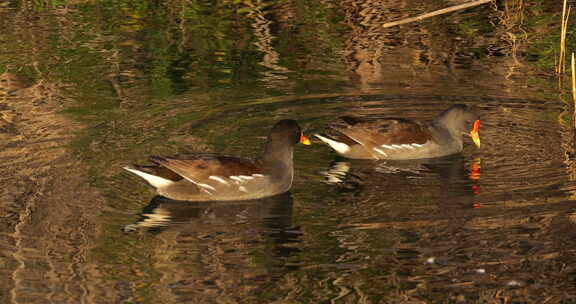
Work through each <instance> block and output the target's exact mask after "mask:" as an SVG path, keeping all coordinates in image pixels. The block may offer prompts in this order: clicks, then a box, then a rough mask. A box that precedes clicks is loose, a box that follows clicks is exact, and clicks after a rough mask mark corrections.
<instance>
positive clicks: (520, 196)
mask: <svg viewBox="0 0 576 304" xmlns="http://www.w3.org/2000/svg"><path fill="white" fill-rule="evenodd" d="M457 102H459V103H461V102H464V103H467V104H469V105H473V106H475V107H477V109H478V111H479V114H480V116H481V119H482V127H481V138H482V143H483V146H482V148H481V149H476V148H475V147H474V146H473V145H472V144H471V143H470V142H467V145H466V147H465V149H464V151H463V153H462V154H459V155H455V156H450V157H446V158H441V159H435V160H421V161H403V162H385V161H378V162H376V161H360V160H346V159H342V158H339V157H337V156H336V155H335V153H334V152H333V151H331V150H330V149H329V148H328V147H326V146H324V145H322V144H320V143H317V144H315V145H313V146H310V147H303V146H299V147H297V149H296V151H295V158H296V172H297V173H296V180H295V184H294V187H293V190H292V193H291V199H293V200H294V201H293V203H292V202H288V201H280V202H277V201H275V202H276V203H277V204H276V203H274V202H270V201H266V202H262V205H260V202H253V203H250V204H245V203H238V204H235V205H229V204H227V203H224V204H222V205H220V204H217V203H214V204H209V205H208V206H198V205H192V206H182V205H181V204H179V203H171V206H172V207H171V208H163V204H162V203H159V204H158V205H156V204H157V203H156V202H155V201H154V200H153V201H152V202H151V205H149V206H148V207H145V208H144V209H143V211H142V212H141V217H140V219H138V220H137V221H135V222H133V223H130V224H129V225H128V226H127V228H129V230H131V231H132V232H134V231H136V230H138V231H149V232H153V233H155V234H156V235H157V237H158V238H159V239H162V240H164V242H168V241H167V240H165V238H169V239H170V241H169V242H174V243H173V246H175V247H177V248H178V251H175V252H174V253H173V254H174V256H172V253H171V254H170V256H171V259H173V260H172V261H173V262H171V263H170V262H168V263H166V264H164V267H167V268H166V270H168V269H169V271H170V273H171V276H170V277H171V279H169V280H168V281H167V282H166V284H169V285H170V284H176V283H177V282H178V280H177V279H176V278H178V279H181V278H182V277H186V276H187V273H188V271H189V270H188V269H187V268H185V267H183V265H182V264H181V263H180V262H179V261H180V259H178V258H177V257H178V256H179V254H182V253H181V252H187V253H188V252H194V256H197V257H196V258H194V259H191V258H189V257H188V258H186V259H184V258H183V259H182V260H186V262H185V265H187V267H192V268H194V269H196V271H199V269H204V268H205V267H206V266H207V262H206V261H205V260H203V259H202V258H200V256H204V259H206V258H210V259H213V258H216V257H217V258H218V259H222V260H223V261H221V262H222V263H225V262H224V260H226V261H229V260H232V261H233V262H229V263H230V264H228V267H230V268H227V267H226V266H223V265H222V266H221V267H223V268H218V269H210V270H206V269H204V270H203V271H205V272H203V276H207V277H209V278H211V279H209V281H210V282H211V283H210V284H216V283H214V282H213V280H214V281H218V280H231V281H226V282H228V283H226V284H224V283H222V284H223V285H221V286H218V287H214V288H215V289H217V290H219V292H225V290H226V288H225V287H224V286H228V285H227V284H233V285H234V286H236V288H245V291H246V292H248V293H247V294H246V295H245V296H247V295H251V296H253V297H255V298H254V299H256V298H258V299H260V301H264V299H266V297H262V293H263V292H264V290H268V289H270V290H271V291H270V292H271V295H268V296H270V297H271V298H270V299H273V298H275V297H274V296H273V295H274V294H279V293H280V294H282V292H283V291H282V290H283V288H288V289H292V288H300V287H296V286H300V285H301V284H304V285H306V286H307V287H310V286H309V284H312V285H311V286H313V287H312V289H318V290H323V291H322V292H320V293H319V294H314V293H311V294H309V295H306V296H304V295H302V294H299V299H300V300H302V299H306V300H305V301H325V300H328V299H335V298H338V297H337V296H336V295H337V294H340V293H341V295H342V297H344V298H347V299H349V300H347V301H350V299H355V300H352V301H360V299H361V298H362V293H368V295H367V296H369V297H372V296H376V297H379V296H383V295H386V296H387V297H388V296H389V297H397V296H398V297H399V295H401V294H405V295H407V294H414V295H415V296H417V297H419V298H422V299H423V300H426V299H427V300H430V301H472V300H479V299H492V298H493V297H494V294H492V293H496V292H497V291H499V290H502V289H506V288H524V287H527V286H530V287H532V286H534V285H535V284H537V283H536V282H541V280H546V281H547V282H550V280H553V281H554V280H557V281H555V282H556V283H555V284H560V285H557V286H564V287H562V288H571V287H568V286H570V283H569V282H562V280H561V278H562V277H563V276H564V274H562V272H559V271H550V270H546V269H549V268H553V269H554V268H555V267H558V266H559V264H561V263H563V261H564V260H565V259H569V256H570V252H571V249H569V248H565V250H566V251H564V249H562V245H561V244H562V243H564V242H570V239H571V237H572V236H573V233H572V232H571V228H570V227H572V222H573V218H574V217H573V215H572V214H573V208H574V207H573V202H572V201H570V199H571V196H572V193H571V189H573V188H574V181H573V179H572V178H571V174H570V168H571V166H572V165H571V164H572V160H571V156H570V154H569V153H570V151H571V147H570V136H571V135H570V132H569V131H568V130H567V128H565V127H563V126H562V125H560V124H559V123H558V117H559V116H560V115H561V113H562V111H563V106H562V104H559V103H556V102H546V101H536V100H532V101H530V100H520V99H509V98H508V99H506V98H498V99H496V98H494V99H493V98H474V97H469V96H468V97H467V96H450V97H447V96H410V97H406V96H386V95H358V96H331V97H323V98H316V97H314V98H295V99H293V100H283V101H281V102H273V103H265V104H250V105H247V106H242V105H235V108H236V109H237V111H233V112H228V111H223V112H225V113H226V114H218V115H217V119H213V118H211V117H207V118H206V120H205V121H203V122H202V123H201V124H194V125H192V127H191V128H190V129H188V131H189V132H190V134H205V133H208V132H210V133H216V134H212V135H211V136H213V137H214V138H217V137H219V131H217V129H218V126H222V125H224V126H227V125H234V126H237V130H236V131H225V132H226V133H228V132H237V133H238V134H240V135H239V136H237V137H235V136H231V137H226V139H222V143H221V146H218V148H220V149H219V150H224V151H225V152H228V153H234V154H240V155H252V156H255V155H258V153H259V151H260V147H261V145H262V143H263V140H264V136H265V133H266V131H267V130H266V129H267V128H268V127H269V126H270V125H271V124H272V122H273V121H274V120H275V119H278V118H280V117H293V116H297V117H298V118H299V120H300V121H301V123H302V124H303V126H304V128H305V129H306V132H307V133H310V134H312V133H314V132H316V131H321V130H322V128H323V127H324V126H325V124H326V123H328V122H329V121H330V120H331V119H333V118H334V117H336V115H341V114H354V115H361V116H369V117H386V116H389V117H398V116H403V117H408V118H414V119H423V120H426V119H431V118H433V117H434V116H435V115H437V114H438V113H439V112H441V111H442V110H444V109H445V108H446V107H448V106H449V105H450V104H452V103H457ZM195 106H197V105H195ZM243 112H244V113H246V115H243V114H242V113H243ZM264 112H266V113H268V115H267V118H266V119H264V115H261V113H264ZM239 113H240V114H239ZM248 113H249V114H248ZM248 115H255V116H259V117H261V118H262V119H257V120H255V119H254V118H253V116H250V117H246V116H248ZM245 120H246V121H247V122H244V121H245ZM255 133H256V134H255ZM218 142H220V141H218ZM247 143H249V144H247ZM216 149H217V148H216ZM342 167H346V168H347V169H348V170H347V173H346V174H342V173H341V172H340V173H338V171H335V168H342ZM334 172H336V173H334ZM126 178H127V179H128V180H129V181H131V182H133V184H132V185H130V186H129V185H128V184H126V183H123V184H122V189H123V188H124V187H134V186H137V187H143V188H145V186H143V185H142V183H141V182H138V181H137V178H133V177H126ZM122 189H118V191H122ZM277 207H281V209H282V211H280V210H278V209H275V208H277ZM292 213H293V214H292ZM271 224H272V225H271ZM541 244H547V245H546V246H541ZM198 246H205V247H201V248H204V250H201V249H199V248H198ZM237 246H238V247H237ZM214 247H216V248H214ZM189 250H192V251H189ZM194 261H196V262H194ZM256 261H259V262H256ZM254 263H256V264H254ZM208 264H210V263H208ZM212 266H213V265H212ZM223 269H226V270H223ZM223 271H224V272H223ZM226 271H230V272H231V273H226ZM248 273H251V274H252V275H249V274H248ZM177 274H180V275H177ZM257 274H260V275H257ZM229 275H232V276H233V277H235V279H233V278H229V277H228V276H229ZM237 276H241V277H242V278H241V279H239V278H238V277H237ZM253 276H255V277H253ZM216 277H218V279H216ZM257 278H258V279H257ZM270 280H273V281H274V280H279V281H280V282H281V283H279V284H276V283H273V282H272V281H270ZM310 280H311V281H310ZM323 282H324V283H323ZM327 282H330V283H329V285H328V286H324V285H323V284H326V283H327ZM197 283H198V282H197ZM205 284H209V283H205ZM286 284H288V285H289V284H295V285H296V286H292V287H286V286H284V285H286ZM540 284H542V283H540ZM546 285H548V283H546ZM283 286H284V287H283ZM378 286H380V287H379V288H386V289H389V290H390V291H388V292H382V291H377V292H376V291H374V290H373V289H372V288H378ZM179 288H180V289H178V292H176V291H174V292H175V293H176V294H179V292H182V291H183V290H187V291H188V292H190V293H192V294H194V297H198V296H200V295H201V297H207V298H204V299H210V297H211V296H208V295H207V294H206V290H203V291H200V290H198V289H197V288H198V285H197V284H192V283H190V284H189V285H184V286H179ZM333 288H336V290H340V291H337V292H336V293H333V292H334V291H331V290H332V289H333ZM557 288H560V287H557ZM479 289H480V290H484V289H485V290H486V294H485V295H483V294H480V295H479V294H478V293H477V291H478V290H479ZM242 290H244V289H242ZM378 290H379V289H378ZM272 291H273V292H272ZM370 292H372V294H370ZM264 294H266V293H264ZM454 294H458V295H460V296H459V297H461V298H456V299H453V298H452V296H453V295H454ZM300 297H301V298H300ZM237 300H238V299H237ZM207 301H208V300H207Z"/></svg>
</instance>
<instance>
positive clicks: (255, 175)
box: [252, 174, 264, 177]
mask: <svg viewBox="0 0 576 304" xmlns="http://www.w3.org/2000/svg"><path fill="white" fill-rule="evenodd" d="M252 176H254V177H263V176H264V175H262V174H252Z"/></svg>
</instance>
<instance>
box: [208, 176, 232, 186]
mask: <svg viewBox="0 0 576 304" xmlns="http://www.w3.org/2000/svg"><path fill="white" fill-rule="evenodd" d="M208 178H209V179H213V180H215V181H218V182H220V183H222V184H224V185H230V183H228V182H227V181H226V180H225V179H223V178H221V177H219V176H215V175H211V176H209V177H208Z"/></svg>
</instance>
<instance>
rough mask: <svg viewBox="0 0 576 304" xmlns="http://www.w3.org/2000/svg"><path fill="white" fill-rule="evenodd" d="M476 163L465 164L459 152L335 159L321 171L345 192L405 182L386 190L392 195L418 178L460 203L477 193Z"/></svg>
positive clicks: (445, 198) (478, 174)
mask: <svg viewBox="0 0 576 304" xmlns="http://www.w3.org/2000/svg"><path fill="white" fill-rule="evenodd" d="M479 163H480V158H475V159H474V160H473V161H472V162H471V164H469V165H468V167H467V165H466V159H465V157H464V156H463V155H461V154H456V155H451V156H447V157H442V158H436V159H419V160H407V161H372V160H348V159H347V160H344V159H337V160H335V161H334V162H332V164H331V165H330V167H329V168H328V169H327V170H325V171H321V172H320V173H321V174H322V175H323V176H324V182H325V183H327V184H333V185H335V186H336V187H338V188H339V189H342V190H346V191H360V190H362V191H370V192H371V191H374V189H371V188H370V186H373V187H379V185H382V183H383V181H382V179H388V181H389V182H390V180H392V179H394V180H399V181H400V183H402V182H404V184H400V185H396V186H395V188H392V189H389V192H391V193H390V194H388V195H391V196H394V193H395V192H398V191H410V190H409V189H406V187H407V186H408V185H409V184H410V180H412V181H418V183H419V184H420V185H422V183H424V184H426V185H427V186H433V185H432V184H434V185H438V186H439V189H440V190H441V192H442V193H443V195H442V197H443V198H442V201H444V202H446V203H448V204H450V203H451V202H459V203H460V204H461V203H462V202H463V201H467V202H472V201H473V199H474V196H475V195H478V194H479V186H478V185H477V182H478V181H479V179H480V165H479ZM468 168H469V169H468ZM400 186H402V187H403V188H400ZM367 187H368V188H367Z"/></svg>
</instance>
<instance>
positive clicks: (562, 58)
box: [556, 0, 570, 75]
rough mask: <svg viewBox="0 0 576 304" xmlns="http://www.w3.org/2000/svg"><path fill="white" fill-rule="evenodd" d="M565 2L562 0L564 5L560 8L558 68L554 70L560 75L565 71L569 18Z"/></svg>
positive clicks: (568, 10) (565, 0)
mask: <svg viewBox="0 0 576 304" xmlns="http://www.w3.org/2000/svg"><path fill="white" fill-rule="evenodd" d="M567 2H568V1H567V0H564V4H563V6H562V26H561V30H560V55H559V58H558V67H557V68H556V72H557V73H558V74H560V75H562V74H563V73H564V71H565V67H564V66H565V64H566V63H565V62H566V32H567V30H568V18H569V17H570V7H568V9H566V7H567V6H568V4H567Z"/></svg>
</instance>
